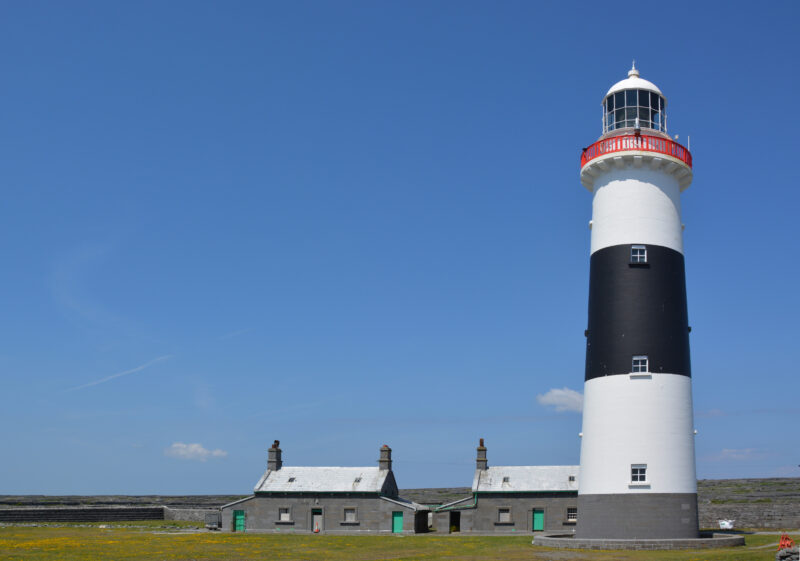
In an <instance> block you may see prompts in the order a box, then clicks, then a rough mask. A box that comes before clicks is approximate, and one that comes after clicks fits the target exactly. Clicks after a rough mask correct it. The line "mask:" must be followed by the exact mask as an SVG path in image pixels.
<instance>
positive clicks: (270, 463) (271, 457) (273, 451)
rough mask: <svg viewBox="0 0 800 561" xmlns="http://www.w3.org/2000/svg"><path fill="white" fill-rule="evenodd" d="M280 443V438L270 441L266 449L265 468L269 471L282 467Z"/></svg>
mask: <svg viewBox="0 0 800 561" xmlns="http://www.w3.org/2000/svg"><path fill="white" fill-rule="evenodd" d="M280 445H281V442H280V440H276V441H275V442H273V443H272V446H271V447H270V449H269V450H267V469H268V470H269V471H277V470H279V469H281V467H283V459H282V457H281V456H282V453H281V449H280Z"/></svg>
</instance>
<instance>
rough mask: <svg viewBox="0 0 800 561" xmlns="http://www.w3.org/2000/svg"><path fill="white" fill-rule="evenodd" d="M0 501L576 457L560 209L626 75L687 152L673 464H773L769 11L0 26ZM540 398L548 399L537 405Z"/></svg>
mask: <svg viewBox="0 0 800 561" xmlns="http://www.w3.org/2000/svg"><path fill="white" fill-rule="evenodd" d="M0 10H1V13H2V18H0V51H2V52H3V53H5V56H4V57H3V60H4V64H3V77H2V95H0V99H2V102H3V109H4V110H3V119H2V125H1V126H0V142H2V146H0V148H2V157H0V179H1V180H2V192H3V204H2V205H0V217H2V218H1V219H0V251H1V252H2V254H3V256H4V262H5V268H4V271H5V273H4V275H3V290H2V293H0V305H2V310H3V314H2V315H3V319H4V321H2V322H0V376H2V381H3V385H2V391H3V404H4V405H3V407H2V408H0V423H2V426H3V427H4V431H3V437H2V440H0V442H2V449H3V457H4V459H5V460H4V461H3V462H0V481H2V482H3V485H2V487H1V488H0V493H46V494H67V493H131V494H134V493H242V494H245V493H247V492H249V491H250V490H251V489H252V486H253V484H254V483H255V481H256V480H257V479H258V477H259V476H260V474H261V472H262V471H263V469H264V468H265V464H266V449H267V446H268V445H269V444H270V443H271V442H272V440H274V439H280V440H281V442H282V447H283V450H284V460H285V461H286V463H288V464H292V465H375V462H376V461H377V457H378V448H379V447H380V445H381V444H384V443H386V444H389V445H390V446H391V447H392V448H393V449H394V458H395V472H396V476H397V479H398V483H399V484H400V486H401V487H405V488H409V487H435V486H462V485H463V486H466V485H469V484H470V482H471V477H472V470H473V468H474V450H475V446H476V445H477V441H478V438H479V437H484V438H486V443H487V446H488V448H489V461H490V463H491V464H494V465H514V464H572V463H578V461H579V440H578V436H577V434H578V432H579V431H580V414H579V413H576V412H573V411H570V410H569V408H570V406H571V405H574V404H575V402H576V401H577V400H579V396H578V397H577V398H576V396H575V394H574V393H570V392H562V400H561V401H558V400H556V402H555V403H556V404H557V403H561V404H562V405H565V406H566V408H567V410H562V411H558V410H557V407H556V406H555V405H547V404H543V403H541V402H540V400H537V396H544V395H553V394H548V392H550V391H551V390H553V389H563V388H567V389H568V390H572V392H581V391H582V387H583V363H584V336H583V331H584V329H585V326H586V312H587V296H588V276H589V275H588V273H589V230H588V228H587V223H588V220H589V218H590V214H591V196H590V194H589V193H588V192H587V191H586V190H585V189H583V187H581V185H580V182H579V178H578V172H579V156H580V149H581V147H583V146H586V145H588V144H590V143H591V142H593V141H594V140H596V138H597V137H598V136H599V135H600V133H601V126H600V114H601V113H600V101H601V98H602V96H603V94H604V93H605V92H606V90H607V89H608V88H609V87H610V86H611V85H612V84H613V83H614V82H616V81H618V80H620V79H622V78H624V77H625V76H626V72H627V70H628V69H629V68H630V63H631V59H634V58H635V59H636V60H637V66H638V67H639V68H640V70H641V73H642V77H643V78H646V79H649V80H651V81H653V82H655V83H656V84H657V85H658V86H659V87H660V88H661V89H662V91H663V92H664V93H665V95H666V96H667V98H668V100H669V107H668V110H669V123H670V133H671V134H679V135H680V141H681V142H685V141H686V138H687V137H691V148H692V153H693V155H694V172H695V179H694V183H693V185H692V187H690V188H689V189H688V190H687V191H686V192H685V193H684V195H683V213H684V215H683V218H684V222H685V223H686V231H685V250H686V265H687V282H688V291H689V294H688V295H689V315H690V323H691V325H692V327H693V331H692V339H691V344H692V365H693V376H694V399H695V414H696V426H697V428H698V430H699V435H698V437H697V440H696V443H697V458H698V460H697V469H698V476H699V477H701V478H718V477H761V476H764V477H768V476H798V475H800V469H798V468H797V464H798V457H797V455H796V453H795V452H794V448H796V447H795V446H793V444H794V443H793V440H792V439H793V436H794V435H795V433H796V429H797V426H798V419H799V418H800V417H799V416H798V414H799V413H800V408H798V405H797V396H798V394H800V391H798V390H800V382H798V376H797V359H796V350H795V351H792V349H796V348H797V340H798V335H800V328H798V324H797V319H796V316H797V313H798V308H799V306H798V304H800V301H799V300H800V298H799V297H798V290H797V289H796V285H797V278H798V276H800V266H799V265H798V260H797V259H796V251H795V250H791V248H789V249H787V248H786V247H784V246H786V245H787V244H788V245H791V244H792V242H791V240H792V239H793V238H794V237H796V214H797V209H798V203H800V201H799V200H798V199H799V198H800V195H798V190H797V188H796V184H797V179H796V164H795V162H796V161H797V151H798V148H800V143H798V140H797V138H798V137H797V130H798V124H800V123H798V112H797V111H795V110H792V109H791V108H792V107H793V106H794V100H795V98H796V96H797V91H798V89H800V88H799V87H798V86H800V84H798V73H797V66H796V64H797V63H796V61H797V58H798V55H800V48H799V47H800V40H798V35H797V21H798V18H800V4H798V3H797V2H765V3H762V4H760V5H759V6H758V8H757V9H756V8H755V7H754V5H753V4H752V3H744V2H707V3H706V2H703V3H683V2H673V3H671V4H664V3H653V4H647V3H644V4H641V3H640V4H637V5H636V6H626V7H623V6H617V7H616V8H614V7H613V6H611V5H609V4H608V3H599V2H592V3H535V2H501V3H494V2H461V1H459V2H455V1H452V2H396V3H389V2H280V3H267V2H237V3H222V2H218V3H213V2H177V1H176V2H167V3H164V2H136V3H120V2H71V3H64V2H22V3H20V2H17V3H9V2H7V3H5V4H3V6H2V7H1V8H0ZM562 409H563V407H562Z"/></svg>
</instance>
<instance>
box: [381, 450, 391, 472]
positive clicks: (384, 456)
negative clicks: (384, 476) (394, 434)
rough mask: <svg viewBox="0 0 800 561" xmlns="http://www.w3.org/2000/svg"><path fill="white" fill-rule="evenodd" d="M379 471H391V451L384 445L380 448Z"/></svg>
mask: <svg viewBox="0 0 800 561" xmlns="http://www.w3.org/2000/svg"><path fill="white" fill-rule="evenodd" d="M378 468H379V469H386V470H391V469H392V449H391V448H389V447H388V446H386V445H385V444H384V445H383V446H381V457H380V459H379V460H378Z"/></svg>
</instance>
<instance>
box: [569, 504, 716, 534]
mask: <svg viewBox="0 0 800 561" xmlns="http://www.w3.org/2000/svg"><path fill="white" fill-rule="evenodd" d="M699 536H700V531H699V526H698V519H697V494H696V493H686V494H675V493H647V494H645V493H642V494H619V495H578V525H577V528H576V531H575V537H576V538H583V539H603V538H605V539H635V538H640V539H645V538H647V539H692V538H697V537H699Z"/></svg>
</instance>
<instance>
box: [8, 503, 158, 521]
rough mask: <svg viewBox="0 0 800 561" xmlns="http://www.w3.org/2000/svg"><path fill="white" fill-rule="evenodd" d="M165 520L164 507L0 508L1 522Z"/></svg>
mask: <svg viewBox="0 0 800 561" xmlns="http://www.w3.org/2000/svg"><path fill="white" fill-rule="evenodd" d="M115 520H116V521H134V520H164V508H163V507H160V506H158V507H149V508H148V507H141V508H136V507H132V508H129V507H99V508H98V507H82V508H81V507H79V508H14V509H0V522H113V521H115Z"/></svg>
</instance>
